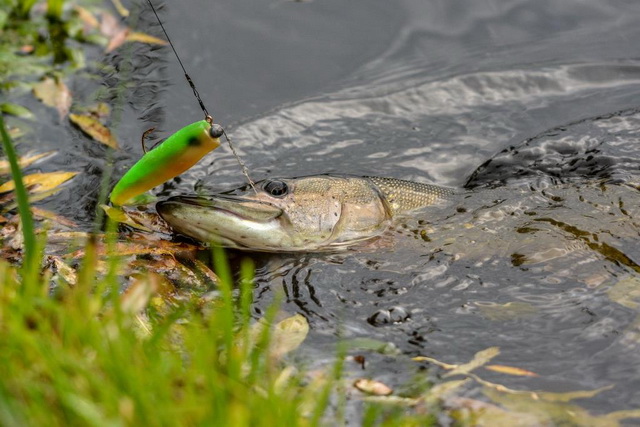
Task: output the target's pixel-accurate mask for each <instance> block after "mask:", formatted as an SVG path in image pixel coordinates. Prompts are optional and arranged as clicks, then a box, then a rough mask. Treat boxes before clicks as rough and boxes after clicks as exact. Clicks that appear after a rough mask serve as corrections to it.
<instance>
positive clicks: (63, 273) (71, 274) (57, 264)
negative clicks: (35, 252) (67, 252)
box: [48, 255, 78, 286]
mask: <svg viewBox="0 0 640 427" xmlns="http://www.w3.org/2000/svg"><path fill="white" fill-rule="evenodd" d="M48 260H49V261H50V262H51V264H52V267H54V268H55V270H56V272H57V273H58V275H59V276H60V277H62V278H63V279H64V280H65V281H66V282H67V283H68V284H69V285H71V286H75V285H76V284H77V283H78V275H77V273H76V271H75V270H74V269H73V268H71V267H70V266H69V265H68V264H67V263H66V262H64V261H63V260H62V258H60V257H59V256H56V255H51V256H49V257H48Z"/></svg>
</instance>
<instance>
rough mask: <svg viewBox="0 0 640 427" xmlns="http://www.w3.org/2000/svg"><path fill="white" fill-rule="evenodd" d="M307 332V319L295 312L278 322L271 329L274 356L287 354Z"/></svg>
mask: <svg viewBox="0 0 640 427" xmlns="http://www.w3.org/2000/svg"><path fill="white" fill-rule="evenodd" d="M308 333H309V323H308V322H307V319H306V318H305V317H304V316H302V315H300V314H296V315H294V316H291V317H288V318H286V319H284V320H283V321H281V322H278V323H277V324H276V326H275V328H274V330H273V335H272V341H271V342H272V349H273V353H272V354H273V355H274V357H276V358H278V357H280V356H282V355H284V354H287V353H289V352H291V351H293V350H295V349H296V348H298V347H299V346H300V344H302V342H303V341H304V340H305V338H306V337H307V334H308Z"/></svg>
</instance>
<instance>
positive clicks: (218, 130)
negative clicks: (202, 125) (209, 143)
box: [209, 123, 224, 138]
mask: <svg viewBox="0 0 640 427" xmlns="http://www.w3.org/2000/svg"><path fill="white" fill-rule="evenodd" d="M223 134H224V129H222V126H220V125H219V124H216V123H214V124H212V125H211V127H210V128H209V136H210V137H211V138H220V137H221V136H222V135H223Z"/></svg>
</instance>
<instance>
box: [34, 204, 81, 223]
mask: <svg viewBox="0 0 640 427" xmlns="http://www.w3.org/2000/svg"><path fill="white" fill-rule="evenodd" d="M31 212H32V213H33V215H34V216H35V217H36V218H42V219H48V220H51V221H54V222H56V223H58V224H60V225H64V226H67V227H77V226H78V224H76V223H75V222H73V221H71V220H69V219H67V218H64V217H61V216H60V215H57V214H55V213H53V212H51V211H48V210H46V209H41V208H37V207H35V206H31Z"/></svg>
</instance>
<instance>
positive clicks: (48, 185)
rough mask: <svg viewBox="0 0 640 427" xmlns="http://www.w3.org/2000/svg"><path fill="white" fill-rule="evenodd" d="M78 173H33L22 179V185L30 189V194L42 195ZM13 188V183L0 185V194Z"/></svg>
mask: <svg viewBox="0 0 640 427" xmlns="http://www.w3.org/2000/svg"><path fill="white" fill-rule="evenodd" d="M77 174H78V172H50V173H34V174H32V175H27V176H25V177H23V178H22V180H23V181H24V185H25V186H27V187H33V188H30V190H31V192H32V193H43V192H45V191H48V190H52V189H54V188H56V187H58V186H59V185H61V184H62V183H64V182H66V181H68V180H70V179H71V178H73V177H74V176H76V175H77ZM14 188H15V184H14V183H13V181H9V182H5V183H4V184H2V185H0V193H4V192H7V191H12V190H13V189H14Z"/></svg>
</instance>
